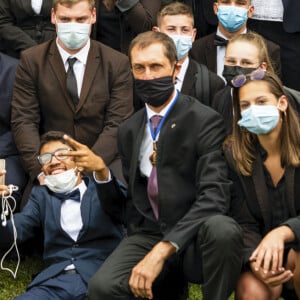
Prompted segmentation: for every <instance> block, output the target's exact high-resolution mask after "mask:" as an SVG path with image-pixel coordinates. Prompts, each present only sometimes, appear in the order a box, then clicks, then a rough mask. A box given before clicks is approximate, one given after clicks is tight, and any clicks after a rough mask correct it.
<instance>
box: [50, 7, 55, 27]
mask: <svg viewBox="0 0 300 300" xmlns="http://www.w3.org/2000/svg"><path fill="white" fill-rule="evenodd" d="M51 23H52V24H54V25H55V24H56V20H55V11H54V8H51Z"/></svg>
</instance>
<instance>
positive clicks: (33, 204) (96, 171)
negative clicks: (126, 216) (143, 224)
mask: <svg viewBox="0 0 300 300" xmlns="http://www.w3.org/2000/svg"><path fill="white" fill-rule="evenodd" d="M68 152H69V153H68ZM39 153H40V154H39V156H38V160H39V162H40V164H41V168H42V171H43V172H44V174H45V185H43V186H36V187H34V188H33V190H32V193H31V194H30V197H29V200H28V203H27V205H26V206H25V207H24V209H23V211H22V212H20V213H17V214H15V215H14V216H13V220H14V222H12V219H11V220H7V221H6V222H7V224H6V225H5V226H0V236H1V239H0V243H1V245H3V246H8V245H11V244H12V243H14V238H16V237H15V236H14V229H15V230H16V234H17V241H18V243H21V242H24V241H25V240H27V239H29V238H31V237H32V236H33V234H34V230H35V229H37V228H42V230H43V233H44V256H43V257H44V261H45V263H46V265H47V267H46V268H45V269H44V270H43V271H42V272H40V273H39V274H38V275H37V276H36V277H35V278H34V279H33V281H32V282H31V283H30V285H29V287H28V290H27V292H25V293H24V294H22V295H21V296H19V297H17V298H16V299H18V300H21V299H22V300H25V299H28V300H33V299H78V300H80V299H81V300H84V299H86V291H87V282H88V280H89V279H90V277H91V276H92V275H93V274H94V273H95V272H96V270H97V269H98V268H99V267H100V266H101V265H102V263H103V262H104V260H105V259H106V257H107V256H108V255H109V254H110V253H111V252H112V251H113V249H114V248H115V247H116V246H117V245H118V244H119V242H120V240H121V239H122V237H123V227H122V225H121V224H120V223H119V222H117V221H116V220H117V219H120V217H119V216H118V213H117V210H116V209H115V208H113V207H111V206H109V202H106V204H108V205H105V203H103V202H102V201H101V198H102V194H104V193H109V190H108V189H106V190H102V189H101V188H102V186H103V185H102V184H100V183H99V181H100V182H101V181H103V178H105V177H106V174H107V173H108V169H107V167H106V165H105V163H104V162H103V160H102V158H101V157H100V156H97V155H96V154H94V153H93V152H92V151H91V150H90V149H89V148H88V147H86V146H84V145H82V144H80V143H78V142H76V141H75V140H73V139H72V138H70V137H64V135H63V133H62V132H57V131H50V132H47V133H45V134H44V135H43V136H42V137H41V146H40V152H39ZM83 170H86V171H89V172H93V176H94V179H90V178H88V177H82V176H81V172H82V171H83ZM3 191H4V192H8V191H7V188H6V187H3V186H1V194H2V192H3ZM107 197H108V198H109V197H110V195H107ZM2 220H3V218H2Z"/></svg>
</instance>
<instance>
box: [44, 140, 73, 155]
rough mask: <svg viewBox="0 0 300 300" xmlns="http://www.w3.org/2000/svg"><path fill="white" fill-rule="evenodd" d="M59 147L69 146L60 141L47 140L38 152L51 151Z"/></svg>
mask: <svg viewBox="0 0 300 300" xmlns="http://www.w3.org/2000/svg"><path fill="white" fill-rule="evenodd" d="M61 148H69V146H68V145H67V144H64V143H63V142H62V141H49V142H47V143H45V144H44V145H43V147H42V148H41V151H40V152H41V153H44V152H49V151H51V152H53V151H55V150H57V149H61Z"/></svg>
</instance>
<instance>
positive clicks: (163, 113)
mask: <svg viewBox="0 0 300 300" xmlns="http://www.w3.org/2000/svg"><path fill="white" fill-rule="evenodd" d="M174 91H175V93H174V95H173V98H172V100H171V101H170V103H169V104H168V105H167V106H166V107H164V108H163V109H162V110H161V111H160V112H159V113H157V112H155V111H153V110H151V109H150V108H149V106H148V105H147V103H146V105H145V106H146V111H147V116H148V119H151V117H153V116H154V115H160V116H162V117H164V116H165V114H166V113H167V111H168V110H169V108H170V106H171V105H172V104H173V102H174V101H175V100H176V98H177V94H178V91H177V90H176V89H174Z"/></svg>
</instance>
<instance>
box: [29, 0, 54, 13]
mask: <svg viewBox="0 0 300 300" xmlns="http://www.w3.org/2000/svg"><path fill="white" fill-rule="evenodd" d="M23 1H24V0H23ZM51 8H52V1H45V0H44V1H43V3H42V8H41V15H45V16H46V15H48V14H49V12H51Z"/></svg>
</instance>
